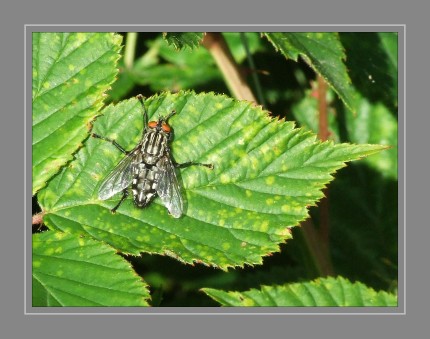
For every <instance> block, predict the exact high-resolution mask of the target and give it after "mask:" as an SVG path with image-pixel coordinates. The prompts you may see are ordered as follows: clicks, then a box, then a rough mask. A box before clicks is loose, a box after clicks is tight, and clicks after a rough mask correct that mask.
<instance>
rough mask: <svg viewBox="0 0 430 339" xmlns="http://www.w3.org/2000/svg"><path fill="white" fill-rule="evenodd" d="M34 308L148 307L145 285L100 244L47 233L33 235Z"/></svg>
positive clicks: (108, 247)
mask: <svg viewBox="0 0 430 339" xmlns="http://www.w3.org/2000/svg"><path fill="white" fill-rule="evenodd" d="M32 273H33V285H32V286H33V293H32V295H33V306H34V307H37V306H148V303H147V300H148V299H149V298H150V296H149V291H148V289H147V286H146V284H145V283H143V282H142V281H141V280H140V278H139V277H138V276H137V275H136V274H135V273H134V272H133V270H132V269H131V266H130V264H129V263H128V262H127V261H125V260H124V259H122V258H121V257H120V256H119V255H117V254H115V250H114V249H113V248H111V247H110V246H107V245H105V244H103V243H101V242H99V241H94V240H92V239H88V238H84V237H80V236H77V235H71V234H66V233H60V232H55V231H48V232H44V233H39V234H35V235H33V272H32Z"/></svg>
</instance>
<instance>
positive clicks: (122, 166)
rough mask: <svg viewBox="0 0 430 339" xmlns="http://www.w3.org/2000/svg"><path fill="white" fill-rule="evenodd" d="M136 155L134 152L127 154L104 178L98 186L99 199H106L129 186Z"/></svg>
mask: <svg viewBox="0 0 430 339" xmlns="http://www.w3.org/2000/svg"><path fill="white" fill-rule="evenodd" d="M136 156H137V155H135V154H134V153H130V154H128V155H127V156H126V157H125V158H124V159H122V160H121V161H120V162H119V164H118V165H117V166H116V167H115V168H114V169H113V170H112V172H110V173H109V174H108V175H107V176H106V178H104V180H103V182H102V184H101V185H100V188H99V199H101V200H106V199H108V198H110V197H111V196H113V195H114V194H116V193H118V192H120V191H122V190H123V189H124V188H127V187H128V186H130V184H131V182H132V181H133V172H134V166H135V163H136Z"/></svg>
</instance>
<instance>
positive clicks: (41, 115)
mask: <svg viewBox="0 0 430 339" xmlns="http://www.w3.org/2000/svg"><path fill="white" fill-rule="evenodd" d="M120 44H121V37H120V36H119V35H116V34H111V33H33V55H32V57H33V64H32V65H33V88H32V92H33V93H32V94H33V131H32V132H33V134H32V135H33V140H32V141H33V149H32V152H33V158H32V159H33V194H34V193H36V192H37V191H38V190H39V189H40V188H42V187H43V186H44V185H45V184H46V182H47V181H48V180H49V179H50V178H51V177H52V176H53V175H54V174H55V173H57V172H58V170H59V169H60V167H61V166H63V165H65V164H66V162H67V161H69V160H71V159H72V154H73V152H75V151H76V150H77V149H78V148H79V147H80V146H81V143H82V141H83V139H84V138H85V137H86V136H87V135H88V126H87V124H88V123H89V122H91V121H92V120H93V119H94V117H95V116H96V115H97V112H98V110H99V109H100V108H101V107H102V105H103V94H104V93H105V92H106V91H107V90H108V88H109V85H110V84H111V83H112V82H113V81H114V80H115V75H116V73H117V69H116V62H117V60H118V58H119V50H120Z"/></svg>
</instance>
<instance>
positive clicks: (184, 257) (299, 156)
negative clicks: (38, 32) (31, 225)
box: [39, 92, 384, 269]
mask: <svg viewBox="0 0 430 339" xmlns="http://www.w3.org/2000/svg"><path fill="white" fill-rule="evenodd" d="M146 106H147V109H148V112H149V115H150V116H154V117H158V116H159V115H166V114H167V113H168V112H170V111H171V110H172V109H175V110H176V111H177V114H176V115H175V116H173V117H172V118H171V119H170V123H171V125H172V126H173V128H174V129H175V139H174V141H173V143H172V150H173V156H174V158H175V160H176V161H177V162H179V163H182V162H186V161H198V162H204V163H212V164H214V166H215V169H214V170H213V171H211V170H209V169H207V168H205V167H188V168H185V169H183V170H182V171H181V173H180V178H181V179H180V181H181V182H182V184H183V187H184V192H183V193H184V194H183V195H184V197H185V198H186V208H185V215H184V216H183V217H182V218H180V219H174V218H172V217H171V216H169V215H168V212H167V210H166V209H165V208H164V207H163V206H162V205H161V202H160V201H159V200H158V199H157V200H155V202H154V203H153V204H151V205H150V206H149V207H147V208H145V209H138V208H136V207H134V206H133V204H132V201H131V199H128V200H127V201H126V202H125V203H124V204H123V205H121V207H120V208H119V210H118V211H117V213H116V214H115V215H112V214H111V213H110V212H109V209H111V208H112V207H114V206H115V205H116V203H117V202H118V200H119V198H120V194H118V195H117V196H114V197H113V198H112V199H109V200H107V201H100V200H99V199H98V198H97V189H98V187H99V185H100V182H101V180H102V179H103V178H104V177H105V176H106V175H107V174H108V173H109V172H110V171H112V169H113V168H114V166H115V165H116V164H117V163H118V162H119V161H120V159H121V158H122V157H123V155H122V154H121V153H120V152H119V151H118V150H117V149H116V148H115V147H114V146H113V145H111V144H110V143H107V142H104V141H102V140H100V139H93V138H90V139H89V140H88V141H87V143H86V146H85V147H84V148H83V149H81V150H80V151H79V152H78V153H77V154H76V160H75V161H73V162H72V163H71V164H70V166H69V167H68V168H66V169H64V170H63V172H62V173H61V174H60V175H59V176H57V177H56V178H55V179H54V180H52V182H50V184H49V186H48V187H47V188H46V189H44V190H43V191H41V192H40V194H39V202H40V204H41V206H42V208H43V210H44V212H45V213H46V214H45V218H44V222H45V223H46V224H47V225H48V226H49V227H51V228H57V229H61V230H64V231H69V232H75V233H76V232H77V233H83V234H90V235H91V236H93V237H94V238H96V239H99V240H102V241H104V242H107V243H109V244H111V245H112V246H114V247H115V248H117V249H119V250H121V251H123V252H126V253H133V254H137V253H139V252H149V253H159V254H167V255H170V256H173V257H174V258H176V259H178V260H181V261H184V262H186V263H192V262H202V263H204V264H207V265H213V266H218V267H220V268H222V269H226V268H227V267H230V266H243V265H244V264H261V262H262V257H263V256H266V255H269V254H270V253H272V252H275V251H279V244H280V243H282V242H284V241H285V240H286V239H289V238H291V234H290V233H291V231H290V227H293V226H295V225H297V224H298V223H299V222H300V221H302V220H304V219H305V218H306V217H307V216H308V207H309V206H311V205H314V204H315V203H316V201H317V200H318V199H320V198H321V197H322V196H323V194H322V192H321V189H322V188H323V187H324V186H325V185H327V183H328V182H330V181H331V180H332V179H333V177H332V175H331V174H332V173H334V172H335V171H336V170H337V169H339V168H341V167H343V166H345V162H346V161H351V160H355V159H359V158H361V157H363V156H366V155H370V154H373V153H376V152H378V151H380V150H382V149H383V148H384V147H383V146H380V145H350V144H339V145H334V144H333V143H331V142H325V143H322V142H320V141H317V140H316V137H315V135H313V134H311V133H310V132H306V131H303V130H301V129H295V128H294V124H293V123H292V122H282V121H278V120H273V119H271V118H270V117H269V116H268V115H267V112H264V111H262V109H261V108H260V107H254V106H252V104H250V103H249V102H240V101H235V100H233V99H231V98H228V97H226V96H222V95H215V94H212V93H210V94H200V95H195V94H194V93H192V92H180V93H177V94H161V95H159V96H155V97H151V98H149V99H148V100H147V101H146ZM103 113H104V116H102V117H100V118H99V119H98V120H97V121H96V123H95V124H94V132H95V133H97V134H99V135H103V136H105V137H108V138H112V139H115V140H116V141H117V142H118V143H119V144H120V145H122V146H123V147H124V148H125V149H127V150H131V149H132V148H133V147H134V146H135V145H136V144H137V143H138V142H139V140H140V138H141V134H142V109H141V107H140V104H139V102H138V101H137V100H136V99H131V100H128V101H124V102H122V103H120V104H118V105H117V106H112V105H111V106H108V107H107V108H106V109H105V110H104V111H103Z"/></svg>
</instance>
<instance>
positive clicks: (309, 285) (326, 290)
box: [202, 277, 397, 307]
mask: <svg viewBox="0 0 430 339" xmlns="http://www.w3.org/2000/svg"><path fill="white" fill-rule="evenodd" d="M202 291H203V292H205V293H206V294H207V295H208V296H210V297H211V298H213V299H214V300H216V301H218V302H219V303H220V304H221V305H222V306H248V307H249V306H254V307H255V306H257V307H258V306H344V307H345V306H346V307H351V306H367V307H371V306H397V296H396V295H394V294H389V293H386V292H384V291H380V292H376V291H375V290H373V289H372V288H369V287H367V286H365V285H363V284H362V283H359V282H356V283H351V282H350V281H348V280H347V279H345V278H342V277H337V278H333V277H329V278H319V279H316V280H314V281H311V282H304V283H294V284H286V285H283V286H262V287H261V289H260V290H257V289H251V290H249V291H246V292H225V291H221V290H216V289H212V288H203V289H202Z"/></svg>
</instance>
